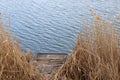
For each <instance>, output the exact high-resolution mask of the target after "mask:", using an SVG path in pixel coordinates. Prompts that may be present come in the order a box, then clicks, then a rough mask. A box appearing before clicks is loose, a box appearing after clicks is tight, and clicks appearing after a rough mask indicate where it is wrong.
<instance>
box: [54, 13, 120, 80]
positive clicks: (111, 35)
mask: <svg viewBox="0 0 120 80" xmlns="http://www.w3.org/2000/svg"><path fill="white" fill-rule="evenodd" d="M94 18H95V19H94V21H93V24H91V25H89V27H87V28H86V29H85V30H84V31H83V32H82V33H80V34H79V36H78V39H77V42H76V44H75V47H74V49H73V51H72V53H71V54H70V56H69V57H68V59H67V60H66V62H65V63H64V64H63V65H62V66H61V68H60V69H59V70H58V71H57V72H56V74H55V75H54V77H53V80H120V53H119V37H118V32H117V30H116V28H117V27H116V26H117V25H116V24H114V23H115V21H112V22H111V21H105V20H101V18H100V17H99V16H97V15H96V14H94ZM86 26H88V25H86ZM83 27H85V26H83Z"/></svg>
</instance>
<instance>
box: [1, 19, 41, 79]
mask: <svg viewBox="0 0 120 80" xmlns="http://www.w3.org/2000/svg"><path fill="white" fill-rule="evenodd" d="M0 80H42V77H41V76H40V74H39V73H38V71H37V70H36V69H35V67H34V66H33V64H32V63H31V56H30V55H29V54H23V52H22V51H21V50H20V47H19V45H18V42H17V41H15V39H14V38H13V37H12V35H11V33H10V31H8V30H6V29H5V27H4V25H3V22H2V21H1V20H0Z"/></svg>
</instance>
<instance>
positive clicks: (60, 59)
mask: <svg viewBox="0 0 120 80" xmlns="http://www.w3.org/2000/svg"><path fill="white" fill-rule="evenodd" d="M67 56H68V54H66V53H38V54H34V55H33V59H34V61H33V63H34V65H35V66H36V68H37V69H38V70H39V72H40V73H47V74H50V73H51V72H52V71H53V70H55V69H57V68H59V67H60V66H61V65H62V64H63V63H64V62H65V60H66V58H67Z"/></svg>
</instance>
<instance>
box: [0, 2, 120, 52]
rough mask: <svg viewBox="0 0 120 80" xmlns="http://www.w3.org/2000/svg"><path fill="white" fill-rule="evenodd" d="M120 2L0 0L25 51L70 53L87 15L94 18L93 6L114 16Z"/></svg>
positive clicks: (119, 10)
mask: <svg viewBox="0 0 120 80" xmlns="http://www.w3.org/2000/svg"><path fill="white" fill-rule="evenodd" d="M119 4H120V0H0V13H1V14H2V17H3V19H4V22H8V21H9V20H8V19H10V25H11V27H12V30H13V32H14V34H15V35H16V36H17V38H18V39H19V42H20V44H21V47H22V49H23V50H25V49H27V48H29V49H30V50H31V51H32V52H33V53H39V52H58V53H61V52H64V53H69V52H70V51H71V50H72V48H73V45H74V42H75V40H76V37H77V34H78V32H79V31H80V30H81V29H82V27H83V26H82V22H83V17H84V16H85V17H87V18H88V19H89V18H90V17H91V13H90V12H89V9H91V8H92V9H94V10H96V11H97V13H98V14H100V15H104V14H108V15H109V16H110V17H111V16H114V15H115V14H117V13H119V12H120V5H119ZM6 18H7V19H6Z"/></svg>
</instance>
